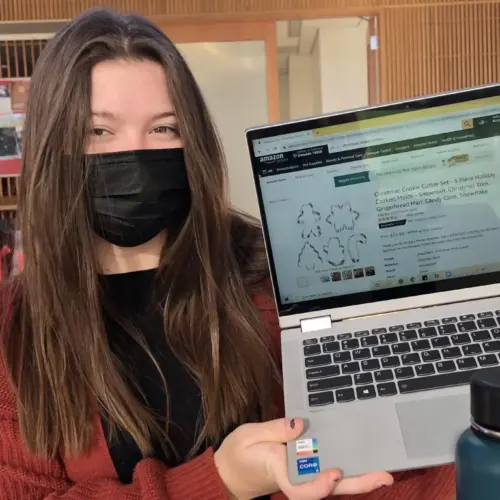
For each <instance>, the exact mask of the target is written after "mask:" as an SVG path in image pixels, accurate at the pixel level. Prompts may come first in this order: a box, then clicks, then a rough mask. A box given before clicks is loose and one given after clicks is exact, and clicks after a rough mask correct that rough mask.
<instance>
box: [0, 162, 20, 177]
mask: <svg viewBox="0 0 500 500" xmlns="http://www.w3.org/2000/svg"><path fill="white" fill-rule="evenodd" d="M20 172H21V158H13V159H11V160H1V159H0V176H1V175H19V173H20Z"/></svg>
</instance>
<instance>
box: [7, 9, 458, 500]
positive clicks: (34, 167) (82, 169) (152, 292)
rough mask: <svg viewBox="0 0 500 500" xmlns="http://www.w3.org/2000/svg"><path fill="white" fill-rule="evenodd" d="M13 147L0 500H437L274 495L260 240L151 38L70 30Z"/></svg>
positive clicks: (275, 441) (210, 129) (272, 353)
mask: <svg viewBox="0 0 500 500" xmlns="http://www.w3.org/2000/svg"><path fill="white" fill-rule="evenodd" d="M23 141H24V147H23V150H24V151H23V156H24V159H23V173H22V179H21V189H20V200H19V223H20V229H21V230H22V235H23V246H24V259H25V260H24V270H23V272H22V273H21V274H20V275H19V276H18V277H17V278H15V279H14V280H13V281H12V282H11V283H10V284H8V285H6V286H4V287H3V288H2V289H1V293H0V301H1V303H0V311H2V312H3V313H5V314H3V321H2V323H1V324H2V325H3V326H2V329H1V331H2V337H1V339H2V346H3V357H2V361H1V362H0V499H1V500H7V499H8V500H35V499H37V500H40V499H54V500H55V499H64V500H70V499H71V500H80V499H82V500H83V499H86V500H108V499H109V500H143V499H144V500H146V499H152V500H160V499H161V500H188V499H193V500H197V499H200V500H201V499H203V500H219V499H224V498H230V499H237V500H240V499H241V500H243V499H245V500H246V499H250V498H256V497H259V496H263V495H268V494H271V493H273V492H276V491H279V490H281V491H283V492H284V493H285V494H286V495H287V496H288V497H289V498H291V499H297V500H316V499H320V498H324V497H326V496H328V495H329V494H331V493H334V494H336V495H345V494H347V495H351V494H360V493H367V492H372V491H374V493H373V494H374V495H375V496H373V497H368V498H370V499H381V498H386V499H388V498H391V499H392V498H394V499H399V498H403V497H402V496H401V492H407V493H409V494H408V495H405V496H404V498H405V500H406V499H408V500H410V499H413V500H417V499H418V500H421V499H422V498H426V499H432V500H449V498H448V497H447V496H446V495H447V494H448V493H451V489H450V487H451V470H449V469H441V470H440V471H439V470H436V471H433V472H428V473H422V474H421V475H420V476H418V475H417V476H412V478H410V479H407V480H404V481H402V482H401V483H399V485H396V486H393V487H389V488H382V489H380V490H377V489H378V488H379V487H380V486H389V485H391V484H392V477H391V476H390V475H389V474H387V473H385V472H380V473H373V474H369V475H366V476H363V477H359V478H347V479H342V478H341V476H340V472H339V471H335V470H332V471H324V472H322V473H321V474H320V475H318V477H317V479H316V480H315V481H314V482H312V483H310V484H307V485H302V486H292V485H290V484H289V482H288V480H287V471H286V453H285V445H284V443H285V442H286V441H288V440H291V439H295V438H296V437H297V436H298V435H300V433H301V430H302V428H303V423H302V422H301V421H300V420H299V419H292V420H286V419H278V420H270V419H273V418H276V417H278V416H279V407H280V404H279V400H280V398H279V394H280V389H279V386H278V385H277V384H276V383H275V381H277V380H278V377H277V375H278V371H279V370H278V368H277V365H278V364H279V363H276V361H275V360H276V359H277V358H276V357H277V354H278V352H279V347H278V346H279V330H278V328H277V322H276V316H275V313H274V310H273V301H272V299H271V292H270V289H269V283H268V275H267V266H266V261H265V257H264V250H263V245H262V240H261V236H260V230H259V227H258V225H257V224H256V223H255V222H254V221H253V220H250V219H249V218H247V217H244V216H243V215H241V214H238V213H236V212H234V211H233V210H232V209H231V208H230V206H229V203H228V198H227V188H226V167H225V164H224V157H223V154H222V151H221V148H220V143H219V140H218V138H217V135H216V132H215V129H214V126H213V124H212V121H211V119H210V116H209V113H208V111H207V108H206V106H205V103H204V102H203V99H202V96H201V94H200V91H199V89H198V87H197V85H196V83H195V81H194V79H193V76H192V75H191V73H190V71H189V69H188V68H187V66H186V63H185V62H184V60H183V59H182V57H181V56H180V54H179V52H178V51H177V50H176V48H175V47H174V46H173V45H172V43H171V42H170V41H169V40H168V39H167V38H166V37H165V35H164V34H163V33H162V32H161V31H160V30H158V29H157V28H155V27H154V26H153V25H151V24H150V23H149V22H148V21H146V20H144V19H141V18H138V17H133V16H118V15H115V14H113V13H110V12H107V11H102V10H99V11H92V12H89V13H86V14H84V15H83V16H81V17H79V18H78V19H76V20H75V21H74V22H72V23H71V24H69V25H68V26H67V27H66V28H65V29H63V31H62V32H60V33H59V34H58V35H57V36H56V37H55V39H54V40H52V41H51V42H50V43H49V44H48V46H47V48H46V49H45V50H44V52H43V54H42V55H41V58H40V60H39V61H38V63H37V66H36V69H35V72H34V75H33V78H32V82H31V94H30V99H29V104H28V111H27V116H26V124H25V130H24V139H23ZM258 422H261V423H258ZM375 490H377V491H375ZM382 490H385V492H382ZM379 492H380V494H379ZM389 492H391V493H389ZM377 495H378V496H377ZM450 496H451V494H450Z"/></svg>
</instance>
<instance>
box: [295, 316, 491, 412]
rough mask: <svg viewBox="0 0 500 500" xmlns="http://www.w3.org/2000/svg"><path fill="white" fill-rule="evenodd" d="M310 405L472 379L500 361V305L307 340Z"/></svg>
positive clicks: (435, 387) (452, 384) (398, 392)
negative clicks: (475, 311)
mask: <svg viewBox="0 0 500 500" xmlns="http://www.w3.org/2000/svg"><path fill="white" fill-rule="evenodd" d="M303 349H304V362H305V368H306V378H307V390H308V396H309V406H311V407H314V406H324V405H329V404H332V403H346V402H350V401H355V400H366V399H372V398H376V397H387V396H395V395H397V394H409V393H414V392H419V391H427V390H431V389H440V388H444V387H453V386H457V385H463V384H468V383H469V381H470V379H471V377H472V375H473V374H474V373H475V372H477V371H479V370H481V369H484V368H489V367H492V366H496V365H498V364H500V310H498V311H494V312H492V311H487V312H482V313H479V314H466V315H462V316H459V317H450V318H440V319H435V320H430V321H425V322H423V323H410V324H406V325H393V326H391V327H389V328H375V329H373V330H363V331H357V332H352V333H341V334H338V335H329V336H325V337H319V338H312V339H307V340H304V347H303Z"/></svg>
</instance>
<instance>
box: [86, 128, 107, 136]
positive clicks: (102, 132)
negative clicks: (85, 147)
mask: <svg viewBox="0 0 500 500" xmlns="http://www.w3.org/2000/svg"><path fill="white" fill-rule="evenodd" d="M107 133H108V132H107V131H106V130H104V129H103V128H93V129H92V130H91V131H90V135H95V136H98V137H100V136H102V135H106V134H107Z"/></svg>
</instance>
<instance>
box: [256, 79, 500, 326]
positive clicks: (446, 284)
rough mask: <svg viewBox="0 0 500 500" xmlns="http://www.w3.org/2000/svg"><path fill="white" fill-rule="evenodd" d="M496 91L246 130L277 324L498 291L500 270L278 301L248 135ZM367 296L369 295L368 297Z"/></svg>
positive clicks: (493, 90)
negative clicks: (361, 298) (356, 298)
mask: <svg viewBox="0 0 500 500" xmlns="http://www.w3.org/2000/svg"><path fill="white" fill-rule="evenodd" d="M498 96H500V84H494V85H486V86H481V87H475V88H470V89H464V90H457V91H452V92H447V93H443V94H435V95H431V96H425V97H420V98H415V99H408V100H403V101H398V102H393V103H388V104H382V105H376V106H367V107H363V108H358V109H354V110H348V111H342V112H338V113H330V114H327V115H322V116H316V117H310V118H303V119H299V120H292V121H288V122H280V123H275V124H268V125H263V126H258V127H252V128H249V129H247V130H246V138H247V144H248V149H249V152H250V158H251V165H252V172H253V176H254V182H255V187H256V191H257V199H258V204H259V210H260V214H261V220H262V230H263V234H264V241H265V245H266V252H267V258H268V264H269V268H270V272H271V280H272V285H273V291H274V296H275V301H276V306H277V309H278V314H279V316H280V325H281V327H282V328H287V327H293V326H298V325H300V322H301V320H303V319H309V318H315V317H318V316H321V315H329V316H330V317H331V319H332V320H333V321H336V320H341V319H347V318H355V317H360V316H366V315H376V314H383V313H387V312H392V311H400V310H405V309H413V308H418V307H429V306H434V305H439V304H446V303H451V302H457V301H466V300H474V299H479V298H484V297H492V296H496V295H500V284H497V283H499V282H500V272H495V273H489V274H480V275H474V276H467V277H461V278H451V279H446V280H442V281H434V282H430V283H419V284H412V285H408V286H402V287H396V288H389V289H385V290H373V291H370V292H363V293H361V294H353V295H356V296H359V295H366V296H367V297H366V299H367V300H366V301H360V302H359V303H355V304H352V303H350V302H352V300H350V298H352V295H342V296H333V297H327V298H321V299H315V300H311V301H302V302H295V303H292V304H283V303H282V302H281V300H280V293H279V285H278V281H277V275H276V270H275V266H274V257H273V254H272V247H271V244H270V239H269V228H268V226H267V221H266V213H265V207H264V203H263V199H262V192H261V189H260V182H259V173H258V169H259V163H258V161H257V158H256V157H255V155H254V151H253V141H254V140H258V139H266V138H269V137H274V136H278V135H282V134H289V133H296V132H302V131H308V130H311V129H317V128H322V127H329V126H333V125H341V124H346V123H352V122H356V121H362V120H367V119H371V118H379V117H382V116H389V115H395V114H398V113H404V112H408V111H418V110H422V109H430V108H434V107H440V106H446V105H449V104H458V103H463V102H467V101H473V100H477V99H484V98H488V97H498ZM369 296H373V298H371V297H369ZM346 299H347V300H346Z"/></svg>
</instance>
